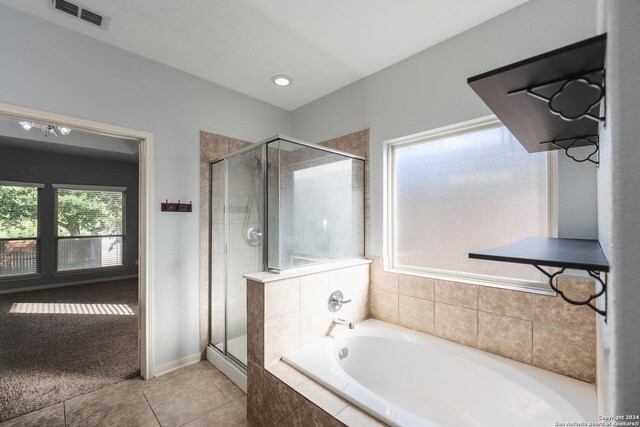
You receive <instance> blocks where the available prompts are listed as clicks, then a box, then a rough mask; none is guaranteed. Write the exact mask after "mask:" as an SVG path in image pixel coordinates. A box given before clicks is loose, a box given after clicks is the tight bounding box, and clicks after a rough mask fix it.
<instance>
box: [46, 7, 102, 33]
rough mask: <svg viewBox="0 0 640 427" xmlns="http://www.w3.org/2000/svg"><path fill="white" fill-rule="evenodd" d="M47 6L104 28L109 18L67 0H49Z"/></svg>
mask: <svg viewBox="0 0 640 427" xmlns="http://www.w3.org/2000/svg"><path fill="white" fill-rule="evenodd" d="M49 7H50V8H52V9H55V10H58V11H60V12H63V13H65V14H67V15H71V16H73V17H75V18H77V19H81V20H83V21H84V22H88V23H90V24H93V25H95V26H97V27H100V28H102V29H103V30H106V29H107V27H108V26H109V22H110V21H111V18H109V17H107V16H104V15H100V14H99V13H96V12H92V11H90V10H88V9H85V8H84V7H83V6H82V5H80V4H77V3H71V2H69V1H67V0H51V1H49Z"/></svg>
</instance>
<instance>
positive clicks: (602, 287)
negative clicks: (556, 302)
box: [531, 264, 607, 322]
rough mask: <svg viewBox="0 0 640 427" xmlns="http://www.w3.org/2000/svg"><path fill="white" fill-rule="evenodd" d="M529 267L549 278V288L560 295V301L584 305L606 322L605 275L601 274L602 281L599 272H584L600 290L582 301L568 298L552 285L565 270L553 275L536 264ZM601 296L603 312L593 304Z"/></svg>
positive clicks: (554, 284)
mask: <svg viewBox="0 0 640 427" xmlns="http://www.w3.org/2000/svg"><path fill="white" fill-rule="evenodd" d="M531 265H533V266H534V267H535V268H537V269H538V271H540V272H541V273H542V274H544V275H545V276H547V277H548V278H549V286H551V289H553V291H554V292H555V293H557V294H558V295H560V296H561V297H562V299H564V300H565V301H566V302H568V303H569V304H573V305H586V306H587V307H589V308H591V309H592V310H593V311H595V312H596V313H598V314H599V315H601V316H604V319H605V322H606V321H607V273H602V274H603V275H604V279H603V278H602V277H600V274H601V272H599V271H592V270H586V271H587V273H588V274H589V277H591V278H593V279H595V280H596V282H598V283H599V284H600V288H599V289H597V288H596V292H595V293H594V294H591V295H589V296H588V297H587V298H585V299H583V300H575V299H573V298H570V297H568V296H567V295H566V294H565V293H564V291H562V290H561V289H560V288H558V286H557V284H556V283H554V282H556V280H555V279H556V277H557V276H560V275H562V274H564V271H565V270H566V268H562V269H560V270H559V271H556V272H555V273H549V272H548V271H546V270H545V269H544V268H542V267H540V266H539V265H537V264H531ZM601 296H604V307H605V308H604V310H603V309H600V308H598V307H597V306H596V304H595V300H596V299H597V298H599V297H601Z"/></svg>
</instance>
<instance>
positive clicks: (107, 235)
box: [54, 185, 126, 271]
mask: <svg viewBox="0 0 640 427" xmlns="http://www.w3.org/2000/svg"><path fill="white" fill-rule="evenodd" d="M54 187H55V188H56V190H55V192H56V195H55V213H56V238H57V262H56V270H57V271H77V270H87V269H99V268H107V267H118V266H122V265H124V241H125V232H124V209H125V203H124V202H125V194H126V193H125V191H122V190H107V191H105V190H96V189H95V187H87V189H79V188H78V187H77V186H74V187H73V188H60V186H58V185H56V186H54Z"/></svg>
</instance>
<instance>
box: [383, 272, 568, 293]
mask: <svg viewBox="0 0 640 427" xmlns="http://www.w3.org/2000/svg"><path fill="white" fill-rule="evenodd" d="M384 271H386V272H389V273H396V274H404V275H407V276H417V277H426V278H429V279H436V280H446V281H449V282H457V283H465V284H468V285H477V286H485V287H489V288H499V289H507V290H510V291H517V292H527V293H531V294H538V295H552V296H555V295H556V293H555V292H554V291H553V290H552V289H551V288H550V287H549V285H548V284H547V283H542V282H540V283H539V284H538V283H537V282H533V281H531V282H527V281H524V280H522V281H516V280H514V281H509V280H506V279H505V278H504V277H492V276H485V277H482V276H480V275H478V277H471V276H466V275H462V274H460V275H458V274H453V273H447V272H434V271H429V270H417V269H412V268H408V267H402V266H398V267H392V268H385V269H384ZM545 288H546V289H545Z"/></svg>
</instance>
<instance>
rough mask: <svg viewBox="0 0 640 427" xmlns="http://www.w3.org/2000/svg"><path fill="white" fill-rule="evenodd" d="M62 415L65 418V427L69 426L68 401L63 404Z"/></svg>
mask: <svg viewBox="0 0 640 427" xmlns="http://www.w3.org/2000/svg"><path fill="white" fill-rule="evenodd" d="M62 415H63V416H64V425H65V427H66V426H67V401H66V400H64V401H63V402H62Z"/></svg>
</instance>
